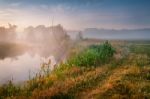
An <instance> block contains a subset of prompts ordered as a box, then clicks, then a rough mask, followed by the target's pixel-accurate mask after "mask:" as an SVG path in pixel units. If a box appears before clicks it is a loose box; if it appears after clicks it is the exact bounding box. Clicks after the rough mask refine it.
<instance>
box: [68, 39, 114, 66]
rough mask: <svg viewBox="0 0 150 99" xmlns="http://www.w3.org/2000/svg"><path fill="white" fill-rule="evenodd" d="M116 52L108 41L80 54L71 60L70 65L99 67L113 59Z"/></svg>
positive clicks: (92, 46)
mask: <svg viewBox="0 0 150 99" xmlns="http://www.w3.org/2000/svg"><path fill="white" fill-rule="evenodd" d="M114 52H115V50H114V48H113V47H112V46H111V45H110V44H109V43H108V41H106V42H105V43H104V44H102V45H101V44H99V45H91V46H89V47H88V48H87V49H85V50H83V51H82V52H80V53H78V55H76V56H73V57H72V58H71V59H70V60H69V65H75V66H86V67H89V66H99V65H100V64H104V63H106V62H108V61H109V59H111V58H112V56H113V54H114Z"/></svg>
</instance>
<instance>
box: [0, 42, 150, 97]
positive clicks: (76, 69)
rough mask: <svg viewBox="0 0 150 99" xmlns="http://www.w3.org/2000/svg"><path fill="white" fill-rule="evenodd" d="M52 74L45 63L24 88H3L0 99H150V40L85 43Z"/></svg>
mask: <svg viewBox="0 0 150 99" xmlns="http://www.w3.org/2000/svg"><path fill="white" fill-rule="evenodd" d="M68 53H69V54H68V60H67V61H66V62H61V63H60V64H59V65H58V66H56V68H55V69H54V70H53V71H50V70H49V65H47V64H44V63H43V65H42V67H41V71H40V72H39V73H37V75H36V77H34V78H30V77H29V80H28V81H26V82H25V84H23V85H15V84H13V81H9V82H8V83H7V84H5V85H3V86H1V87H0V99H3V98H7V99H11V98H12V99H149V98H150V41H100V40H83V41H80V42H78V43H77V44H76V45H75V46H73V47H72V48H71V49H70V50H69V51H68Z"/></svg>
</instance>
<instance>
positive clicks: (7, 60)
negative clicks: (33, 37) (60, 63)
mask: <svg viewBox="0 0 150 99" xmlns="http://www.w3.org/2000/svg"><path fill="white" fill-rule="evenodd" d="M12 47H13V46H12ZM12 47H11V48H8V47H7V48H5V47H1V46H0V56H3V58H0V83H5V82H7V81H8V80H10V79H12V78H13V81H14V82H22V81H24V80H27V79H29V71H30V75H31V76H32V77H33V76H34V75H35V74H36V73H37V72H38V71H39V70H40V66H41V64H42V63H43V59H46V58H44V57H43V56H42V57H41V55H39V54H38V53H36V54H35V53H34V54H31V52H30V53H29V52H28V51H25V50H23V51H22V53H19V54H18V53H16V52H21V51H20V50H19V51H18V49H19V48H18V47H17V49H16V48H12ZM1 49H3V51H5V53H6V54H7V55H6V54H4V52H3V51H2V50H1ZM8 49H9V50H8ZM14 49H16V50H14ZM10 50H11V51H10ZM13 51H14V52H13ZM12 53H13V55H12ZM9 54H11V55H9ZM4 55H5V56H4ZM49 59H53V60H52V62H53V63H54V62H55V59H54V58H53V57H49Z"/></svg>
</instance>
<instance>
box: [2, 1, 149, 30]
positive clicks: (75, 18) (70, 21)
mask: <svg viewBox="0 0 150 99" xmlns="http://www.w3.org/2000/svg"><path fill="white" fill-rule="evenodd" d="M149 5H150V0H0V26H8V23H11V24H15V25H17V26H18V31H21V30H23V28H25V27H28V26H30V25H32V26H37V25H45V26H51V25H52V20H53V24H54V25H57V24H62V25H63V27H64V28H65V29H68V30H83V29H85V28H106V29H140V28H150V6H149Z"/></svg>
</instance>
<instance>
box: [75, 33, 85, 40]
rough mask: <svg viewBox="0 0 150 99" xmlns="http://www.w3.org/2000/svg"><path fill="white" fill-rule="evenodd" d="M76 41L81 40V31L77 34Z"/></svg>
mask: <svg viewBox="0 0 150 99" xmlns="http://www.w3.org/2000/svg"><path fill="white" fill-rule="evenodd" d="M76 40H77V41H80V40H83V35H82V32H81V31H80V32H79V33H78V34H77V36H76Z"/></svg>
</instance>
